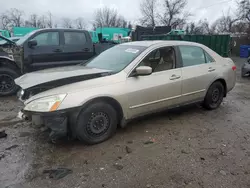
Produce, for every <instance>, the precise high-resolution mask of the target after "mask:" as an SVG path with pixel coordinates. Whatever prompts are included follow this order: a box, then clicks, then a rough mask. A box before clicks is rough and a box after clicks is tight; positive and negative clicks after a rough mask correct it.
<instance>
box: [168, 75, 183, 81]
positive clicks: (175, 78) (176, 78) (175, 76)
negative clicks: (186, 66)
mask: <svg viewBox="0 0 250 188" xmlns="http://www.w3.org/2000/svg"><path fill="white" fill-rule="evenodd" d="M180 78H181V76H179V75H175V74H173V75H172V76H171V77H170V78H169V79H170V80H178V79H180Z"/></svg>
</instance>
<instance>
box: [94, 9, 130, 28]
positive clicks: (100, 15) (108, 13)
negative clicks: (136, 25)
mask: <svg viewBox="0 0 250 188" xmlns="http://www.w3.org/2000/svg"><path fill="white" fill-rule="evenodd" d="M125 23H126V24H127V22H126V20H125V18H124V17H123V16H121V15H119V14H118V12H117V10H115V9H111V8H108V7H105V8H101V9H98V10H97V11H96V12H95V14H94V23H93V27H94V28H97V27H123V26H124V25H125Z"/></svg>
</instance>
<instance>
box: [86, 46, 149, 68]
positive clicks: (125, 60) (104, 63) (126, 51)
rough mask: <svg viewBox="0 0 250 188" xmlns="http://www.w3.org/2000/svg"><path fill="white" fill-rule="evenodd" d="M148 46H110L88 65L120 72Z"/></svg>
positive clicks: (87, 65)
mask: <svg viewBox="0 0 250 188" xmlns="http://www.w3.org/2000/svg"><path fill="white" fill-rule="evenodd" d="M145 49H146V47H143V46H132V45H117V46H115V47H113V48H110V49H108V50H106V51H104V52H102V53H101V54H100V55H98V56H97V57H95V58H94V59H93V60H91V61H89V62H88V63H87V64H85V65H86V67H93V68H99V69H106V70H111V71H113V72H120V71H121V70H123V69H124V68H125V67H126V66H128V65H129V64H130V63H131V62H132V61H133V60H134V59H135V58H136V57H137V56H138V55H140V54H141V53H142V52H143V51H144V50H145Z"/></svg>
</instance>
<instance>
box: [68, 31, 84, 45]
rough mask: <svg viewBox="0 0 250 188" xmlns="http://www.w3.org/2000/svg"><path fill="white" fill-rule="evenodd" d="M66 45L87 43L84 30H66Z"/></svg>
mask: <svg viewBox="0 0 250 188" xmlns="http://www.w3.org/2000/svg"><path fill="white" fill-rule="evenodd" d="M64 39H65V44H66V45H83V44H85V43H86V36H85V33H83V32H64Z"/></svg>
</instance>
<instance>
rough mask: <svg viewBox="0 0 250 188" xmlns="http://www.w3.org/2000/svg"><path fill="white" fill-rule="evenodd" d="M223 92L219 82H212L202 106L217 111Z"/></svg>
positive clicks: (223, 89)
mask: <svg viewBox="0 0 250 188" xmlns="http://www.w3.org/2000/svg"><path fill="white" fill-rule="evenodd" d="M225 92H226V91H225V88H224V86H223V85H222V83H221V82H214V83H213V84H212V85H211V86H210V87H209V89H208V91H207V95H206V97H205V99H204V102H203V106H204V107H205V108H206V109H208V110H214V109H217V108H218V107H219V106H220V105H221V103H222V101H223V98H224V95H225Z"/></svg>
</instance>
